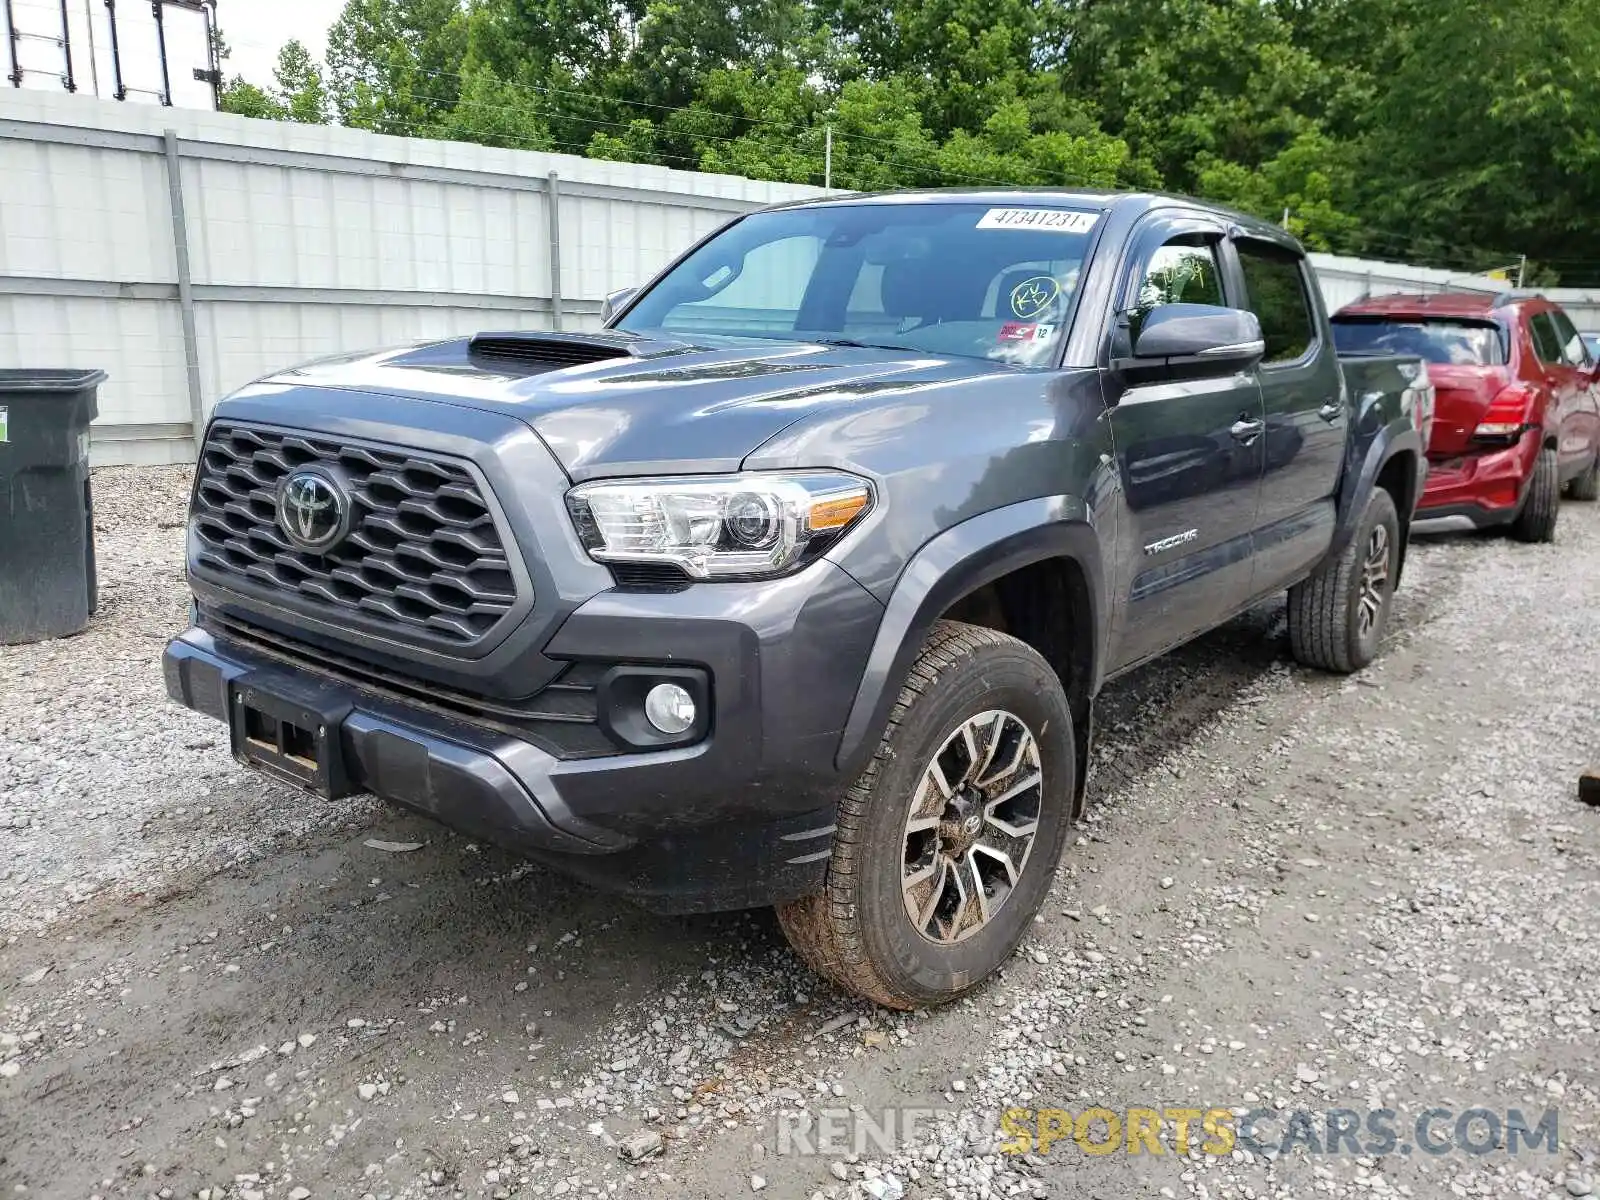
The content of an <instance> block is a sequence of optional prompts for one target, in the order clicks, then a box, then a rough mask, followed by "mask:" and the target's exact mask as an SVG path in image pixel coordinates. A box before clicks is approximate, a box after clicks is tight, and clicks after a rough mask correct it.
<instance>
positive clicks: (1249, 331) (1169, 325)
mask: <svg viewBox="0 0 1600 1200" xmlns="http://www.w3.org/2000/svg"><path fill="white" fill-rule="evenodd" d="M1266 352H1267V343H1266V341H1265V339H1263V338H1262V336H1261V322H1260V321H1258V320H1256V315H1255V313H1252V312H1245V311H1244V310H1243V309H1239V308H1223V307H1221V306H1219V305H1215V304H1162V305H1160V306H1158V307H1156V308H1153V309H1151V310H1150V314H1149V315H1148V316H1147V317H1145V319H1144V325H1143V327H1142V328H1141V329H1140V330H1139V336H1138V338H1137V339H1136V340H1135V341H1134V344H1133V359H1132V361H1131V363H1130V364H1129V365H1130V366H1135V367H1138V368H1141V369H1154V370H1156V371H1158V372H1159V373H1162V374H1168V375H1174V376H1177V375H1206V374H1213V373H1215V374H1221V373H1223V372H1226V371H1244V370H1249V369H1250V368H1251V367H1253V366H1255V365H1256V364H1257V363H1258V362H1260V361H1261V357H1262V355H1264V354H1265V353H1266Z"/></svg>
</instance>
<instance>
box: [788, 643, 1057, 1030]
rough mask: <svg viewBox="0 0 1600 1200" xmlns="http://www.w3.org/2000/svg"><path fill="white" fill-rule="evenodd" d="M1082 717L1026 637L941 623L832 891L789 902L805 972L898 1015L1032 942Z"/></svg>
mask: <svg viewBox="0 0 1600 1200" xmlns="http://www.w3.org/2000/svg"><path fill="white" fill-rule="evenodd" d="M1075 770H1076V757H1075V755H1074V753H1073V733H1072V713H1071V710H1070V709H1069V708H1068V706H1067V698H1066V695H1065V693H1064V692H1063V691H1062V688H1061V682H1060V680H1059V679H1058V678H1057V677H1056V674H1055V672H1054V671H1053V670H1052V669H1051V668H1050V664H1049V663H1047V662H1046V661H1045V660H1044V659H1043V658H1042V657H1040V656H1039V654H1038V653H1036V652H1035V651H1034V650H1033V649H1031V648H1030V647H1029V646H1028V645H1026V644H1025V643H1023V642H1020V641H1018V640H1017V639H1016V638H1012V637H1008V636H1006V635H1005V634H1002V633H997V632H995V631H994V630H991V629H983V628H980V627H978V626H974V625H965V624H961V623H959V622H955V621H941V622H939V623H938V625H936V626H935V627H934V630H933V633H932V634H931V635H930V636H929V638H928V641H927V644H926V645H925V646H924V647H923V650H922V653H921V655H920V656H919V657H918V659H917V661H916V663H915V665H914V666H913V667H912V669H911V673H910V675H909V676H908V677H907V680H906V683H905V686H904V687H902V688H901V691H900V696H899V698H898V700H897V701H896V703H895V706H894V710H893V712H892V713H891V715H890V720H889V727H888V729H887V730H886V731H885V733H884V735H883V740H882V742H881V743H880V744H879V746H878V750H877V753H876V754H875V755H874V756H873V758H872V761H871V762H869V763H868V764H867V766H866V769H865V770H863V771H862V773H861V776H860V778H858V779H857V780H856V782H855V785H854V786H853V787H852V788H851V789H850V791H849V793H848V794H847V795H846V796H845V797H844V799H843V800H842V801H841V802H840V804H839V815H838V822H837V824H838V829H837V831H836V832H835V834H834V843H833V850H832V857H831V859H830V861H829V864H828V875H827V884H826V889H825V891H824V892H823V893H822V894H821V895H818V896H808V897H805V898H804V899H801V900H795V901H791V902H789V903H787V904H783V905H780V906H779V907H778V920H779V923H780V924H781V925H782V926H783V931H784V934H785V935H786V936H787V937H788V939H789V941H790V943H791V944H792V945H793V946H794V948H795V950H796V952H797V953H798V954H799V955H800V957H801V958H802V959H804V960H805V962H806V964H807V965H808V966H810V967H811V968H812V969H813V970H815V971H817V972H818V973H819V974H822V975H824V976H826V977H827V978H829V979H831V980H832V981H833V982H835V983H837V984H839V985H840V986H841V987H844V988H846V989H848V990H850V991H853V992H855V993H857V994H858V995H861V996H865V997H866V998H868V999H870V1000H874V1001H876V1002H877V1003H879V1004H883V1005H886V1006H888V1007H890V1008H916V1007H919V1006H923V1005H930V1004H941V1003H944V1002H946V1001H949V1000H952V999H954V998H955V997H957V996H960V995H961V994H962V993H964V992H966V991H968V990H970V989H971V988H974V987H976V986H977V985H978V984H979V983H981V982H983V980H984V979H986V978H987V977H988V976H989V975H990V974H992V973H993V972H994V971H995V970H996V969H997V968H998V967H999V966H1000V965H1001V964H1003V963H1004V962H1005V961H1006V959H1007V958H1008V957H1010V955H1011V953H1012V951H1014V950H1015V949H1016V946H1017V943H1018V942H1019V941H1021V940H1022V937H1023V935H1024V934H1025V933H1026V932H1027V929H1028V926H1029V925H1030V924H1031V922H1032V921H1033V917H1034V914H1035V913H1037V912H1038V911H1039V908H1040V906H1041V905H1042V904H1043V903H1044V899H1045V896H1046V895H1047V894H1048V892H1049V890H1050V883H1051V879H1052V878H1053V876H1054V873H1055V868H1056V864H1057V862H1058V861H1059V860H1060V857H1061V848H1062V845H1063V843H1064V842H1065V840H1066V834H1067V829H1068V827H1069V825H1070V824H1071V815H1072V814H1071V807H1072V796H1073V794H1074V791H1073V783H1074V772H1075Z"/></svg>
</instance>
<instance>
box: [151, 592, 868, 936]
mask: <svg viewBox="0 0 1600 1200" xmlns="http://www.w3.org/2000/svg"><path fill="white" fill-rule="evenodd" d="M882 613H883V610H882V606H881V605H880V604H879V603H878V601H877V600H875V599H874V598H873V597H872V596H871V595H870V593H868V592H867V591H866V590H865V589H864V588H862V587H861V586H860V585H859V584H857V583H856V582H855V580H853V579H852V578H851V577H850V576H849V575H847V574H846V573H845V572H843V571H841V570H840V569H839V568H837V567H835V566H833V565H832V564H830V563H825V562H824V563H817V564H814V565H813V566H812V567H810V568H808V569H807V570H806V571H804V572H802V573H801V574H800V575H798V576H794V577H791V578H789V579H784V580H778V581H774V582H770V583H763V584H714V585H702V586H697V587H691V588H688V589H685V590H684V591H682V592H678V593H672V594H642V593H640V594H632V593H625V592H606V593H602V594H600V595H598V596H596V597H594V598H593V599H592V600H590V601H589V602H588V603H587V604H584V605H581V606H580V607H579V608H578V609H577V610H576V611H575V612H574V613H572V614H571V616H569V617H568V618H567V620H566V621H565V622H564V623H563V625H562V626H561V627H560V628H559V629H558V630H557V631H556V633H555V635H554V637H552V638H551V640H550V642H549V643H548V645H547V646H546V647H545V653H546V654H548V655H550V656H551V657H552V658H556V659H576V660H595V659H604V660H607V661H610V662H617V663H644V664H650V663H656V664H661V665H663V666H666V665H668V664H670V665H671V666H672V667H674V668H681V667H684V666H695V667H698V668H701V669H703V670H704V671H705V673H706V675H707V676H708V677H709V681H710V683H709V689H710V695H711V701H710V703H711V708H712V713H711V721H710V728H709V731H708V733H707V735H706V737H705V738H704V739H703V740H701V741H699V742H697V743H695V744H693V745H689V746H683V747H679V748H676V749H666V750H653V751H635V752H623V751H620V750H619V752H618V753H615V754H608V755H603V756H601V757H587V758H567V759H562V758H557V757H555V756H554V755H552V754H550V753H547V752H546V751H545V750H543V749H540V748H539V747H538V746H535V745H533V744H531V743H530V742H528V741H525V740H523V739H521V738H518V737H516V736H514V735H513V734H512V733H510V732H507V731H504V730H501V729H498V728H492V727H488V726H486V725H481V724H477V723H474V722H471V721H469V720H466V719H462V718H458V717H456V716H454V715H452V714H450V713H448V712H442V711H440V710H438V709H436V708H432V707H424V706H422V705H418V704H410V703H407V702H405V701H404V700H403V699H402V698H397V697H394V696H391V695H380V694H377V693H375V692H374V691H371V690H368V689H365V688H363V687H362V686H360V684H359V682H357V681H352V680H349V679H341V678H338V677H336V676H334V675H331V674H325V673H323V672H321V671H316V670H312V669H310V668H308V667H304V666H297V665H295V664H293V663H289V662H285V661H284V660H282V659H278V658H273V657H269V656H267V655H265V654H262V653H259V652H258V651H256V650H254V649H252V648H251V647H249V646H246V645H242V644H240V643H237V642H235V641H232V640H230V639H228V638H227V637H225V636H218V635H215V634H213V633H212V632H209V631H208V630H206V629H203V628H199V627H196V628H192V629H190V630H188V631H187V632H185V633H184V634H182V635H181V636H180V637H178V638H175V639H174V640H173V641H172V642H171V643H169V644H168V646H167V649H166V652H165V654H164V655H163V662H162V666H163V672H164V675H165V678H166V686H167V692H168V694H169V695H170V696H171V697H172V698H173V699H174V700H176V701H178V702H179V703H181V704H183V705H185V706H186V707H188V708H191V709H194V710H195V711H197V712H201V713H205V714H206V715H208V716H211V717H213V718H216V719H218V720H222V721H227V720H228V718H229V707H230V704H231V703H232V701H231V700H230V696H231V695H232V693H233V692H234V691H235V690H236V688H235V685H236V684H238V683H239V681H241V680H247V681H248V684H249V685H250V686H251V687H255V688H259V689H260V690H262V691H264V692H267V693H269V694H270V693H277V694H287V695H291V696H292V695H294V694H296V693H297V692H298V693H304V692H306V691H307V689H308V688H315V689H316V692H317V695H318V696H319V703H321V704H323V705H324V706H326V707H327V708H328V709H330V710H336V711H341V712H342V711H344V710H345V708H346V706H348V713H347V715H345V716H344V717H343V720H342V724H341V726H340V728H339V730H338V746H339V748H340V753H341V756H342V759H343V764H342V765H343V770H344V772H345V774H346V775H347V776H348V779H349V781H350V783H351V784H352V785H353V786H354V787H356V788H357V789H361V790H366V791H370V792H372V793H374V794H376V795H378V796H380V797H382V798H384V799H387V800H391V801H394V802H396V803H398V804H401V805H403V806H405V807H407V808H411V809H414V810H416V811H418V812H421V813H424V814H426V815H428V816H430V817H433V818H434V819H436V820H438V821H440V822H442V823H443V824H446V825H449V826H451V827H452V828H455V829H458V830H460V831H462V832H463V833H465V834H467V835H469V836H471V837H474V838H478V839H481V840H484V841H488V842H492V843H495V844H497V845H501V846H505V847H507V848H508V849H511V850H513V851H516V852H518V853H521V854H524V855H526V856H528V857H531V858H535V859H539V860H541V861H546V862H549V863H551V864H552V865H555V866H556V867H558V868H559V869H561V870H563V871H566V872H567V873H569V874H572V875H575V876H577V877H579V878H581V879H583V880H585V881H586V882H589V883H591V884H593V885H595V886H597V887H601V888H604V889H606V890H610V891H615V892H619V893H623V894H626V895H629V896H631V897H633V898H635V899H637V900H639V901H641V902H643V903H645V904H647V905H648V906H649V907H652V908H656V909H658V910H661V911H703V910H715V909H728V908H746V907H755V906H759V905H762V904H769V903H773V902H775V901H778V900H784V899H791V898H794V897H797V896H802V895H806V894H808V893H811V892H814V891H816V890H818V889H819V888H820V886H821V882H822V876H823V872H824V870H825V867H826V862H827V857H828V852H829V849H830V847H831V844H832V833H833V812H834V804H835V802H836V799H837V797H838V795H839V794H840V792H841V790H842V788H843V787H845V786H846V785H847V781H845V780H844V779H843V778H842V777H841V776H840V775H839V773H838V771H837V769H836V768H835V766H834V758H835V753H836V751H837V748H838V745H839V738H840V731H841V729H842V727H843V724H844V721H845V717H846V714H847V713H848V712H849V709H850V702H851V700H852V699H853V697H854V694H855V690H856V686H857V684H858V682H859V680H860V678H861V674H862V672H863V670H864V669H865V664H866V658H867V654H868V652H869V650H870V646H871V641H872V638H873V636H874V634H875V633H876V631H877V627H878V623H879V621H880V619H881V617H882ZM730 614H737V616H730Z"/></svg>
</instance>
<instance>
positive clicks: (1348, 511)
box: [1323, 419, 1428, 562]
mask: <svg viewBox="0 0 1600 1200" xmlns="http://www.w3.org/2000/svg"><path fill="white" fill-rule="evenodd" d="M1407 451H1410V452H1411V453H1412V454H1415V455H1416V456H1417V464H1418V477H1417V483H1416V492H1415V494H1414V495H1413V496H1412V497H1411V512H1405V513H1401V514H1400V520H1401V523H1402V524H1403V525H1405V526H1406V527H1409V526H1410V524H1411V519H1412V516H1413V515H1414V514H1415V512H1416V507H1417V502H1418V501H1419V500H1421V499H1422V484H1423V479H1424V476H1423V475H1422V471H1423V470H1424V469H1425V468H1426V465H1427V461H1428V456H1427V453H1426V448H1425V447H1424V446H1423V444H1422V435H1421V434H1420V433H1418V432H1417V429H1416V426H1414V425H1412V424H1411V422H1410V421H1408V420H1405V419H1400V420H1396V421H1392V422H1390V423H1389V424H1388V425H1386V426H1384V427H1383V428H1381V429H1379V430H1378V432H1377V433H1376V434H1375V435H1374V436H1373V438H1372V441H1371V442H1369V443H1368V444H1367V452H1366V454H1365V455H1364V456H1363V458H1362V460H1361V467H1360V469H1359V470H1357V471H1349V472H1346V474H1345V486H1344V487H1343V488H1341V489H1340V497H1339V500H1340V503H1339V525H1338V528H1337V529H1335V530H1334V535H1333V543H1332V544H1331V545H1330V546H1329V547H1328V553H1327V555H1326V557H1325V558H1324V559H1323V561H1324V562H1331V561H1333V560H1334V559H1336V558H1338V557H1339V555H1340V554H1342V553H1344V549H1345V547H1346V546H1348V545H1349V544H1350V539H1351V538H1352V537H1354V536H1355V531H1356V525H1357V524H1358V523H1359V522H1360V519H1361V514H1362V513H1363V512H1365V511H1366V508H1367V497H1368V496H1370V495H1372V489H1373V488H1375V487H1377V486H1378V476H1379V475H1381V474H1382V473H1383V469H1384V467H1386V466H1388V465H1389V462H1390V461H1391V460H1392V459H1393V458H1394V456H1395V455H1397V454H1403V453H1405V452H1407ZM1404 553H1405V551H1404V549H1403V548H1402V550H1401V555H1402V558H1403V557H1404Z"/></svg>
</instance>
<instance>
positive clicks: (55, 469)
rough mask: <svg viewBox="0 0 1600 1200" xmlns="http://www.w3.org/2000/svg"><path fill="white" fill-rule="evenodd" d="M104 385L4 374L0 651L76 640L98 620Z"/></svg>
mask: <svg viewBox="0 0 1600 1200" xmlns="http://www.w3.org/2000/svg"><path fill="white" fill-rule="evenodd" d="M105 377H106V373H105V372H104V371H79V370H29V369H26V368H24V369H22V370H0V645H15V644H16V643H18V642H37V641H42V640H43V639H45V638H51V637H65V636H66V635H67V634H72V633H77V632H78V631H79V630H81V629H82V628H83V627H84V626H85V625H87V624H88V623H89V615H90V614H91V613H93V612H94V610H95V605H96V603H97V601H98V581H97V580H96V579H95V566H94V509H93V505H92V503H91V501H90V497H89V422H90V421H92V420H94V418H95V416H96V415H97V414H98V412H99V409H98V407H97V405H96V399H95V398H96V389H98V388H99V386H100V384H101V383H102V382H103V381H104V380H105Z"/></svg>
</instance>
